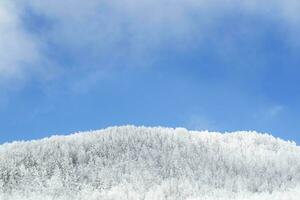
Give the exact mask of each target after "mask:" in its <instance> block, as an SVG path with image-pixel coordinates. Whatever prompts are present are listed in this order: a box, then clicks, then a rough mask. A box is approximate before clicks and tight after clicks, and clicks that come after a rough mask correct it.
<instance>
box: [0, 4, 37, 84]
mask: <svg viewBox="0 0 300 200" xmlns="http://www.w3.org/2000/svg"><path fill="white" fill-rule="evenodd" d="M38 59H39V53H38V49H37V46H36V43H35V41H34V38H33V37H32V36H31V35H30V34H29V33H27V32H26V31H25V30H24V29H23V27H22V22H21V19H20V17H19V15H18V12H17V9H16V8H15V6H14V4H12V2H11V1H1V2H0V83H1V82H5V81H7V80H9V79H11V78H13V79H19V80H20V79H23V78H24V76H25V74H26V73H29V71H31V70H33V69H32V66H33V63H34V62H35V61H37V60H38Z"/></svg>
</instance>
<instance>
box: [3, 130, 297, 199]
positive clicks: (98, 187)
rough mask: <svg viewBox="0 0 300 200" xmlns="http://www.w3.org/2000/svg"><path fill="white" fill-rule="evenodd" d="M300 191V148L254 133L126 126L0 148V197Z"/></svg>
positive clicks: (289, 195) (234, 195) (282, 194)
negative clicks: (224, 132) (222, 132)
mask: <svg viewBox="0 0 300 200" xmlns="http://www.w3.org/2000/svg"><path fill="white" fill-rule="evenodd" d="M299 195H300V147H298V146H296V144H295V143H293V142H286V141H283V140H280V139H277V138H274V137H272V136H270V135H266V134H258V133H256V132H235V133H226V134H220V133H211V132H196V131H187V130H186V129H182V128H179V129H171V128H160V127H156V128H146V127H134V126H123V127H112V128H108V129H104V130H99V131H92V132H85V133H77V134H73V135H70V136H54V137H51V138H45V139H42V140H37V141H30V142H14V143H9V144H3V145H1V146H0V200H10V199H13V200H18V199H20V200H21V199H22V200H35V199H44V200H48V199H49V200H50V199H66V200H68V199H72V200H77V199H78V200H79V199H81V200H85V199H86V200H98V199H101V200H105V199H133V200H136V199H146V200H152V199H195V200H196V199H201V200H202V199H207V200H212V199H244V200H252V199H253V200H254V199H264V200H266V199H270V200H271V199H272V200H274V199H281V200H282V199H287V200H294V199H295V200H296V199H298V198H299Z"/></svg>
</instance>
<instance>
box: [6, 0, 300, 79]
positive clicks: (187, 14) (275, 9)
mask: <svg viewBox="0 0 300 200" xmlns="http://www.w3.org/2000/svg"><path fill="white" fill-rule="evenodd" d="M299 7H300V2H299V1H296V0H291V1H279V0H275V1H272V2H261V1H258V0H253V1H250V0H248V1H238V0H227V1H220V0H211V1H208V0H184V1H183V0H182V1H181V0H180V1H171V0H151V1H150V0H142V1H140V0H110V1H109V0H108V1H100V0H91V1H82V0H72V1H71V0H66V1H40V0H13V1H7V0H4V1H1V3H0V35H1V37H0V77H1V80H3V79H5V80H7V79H12V78H16V77H26V76H27V75H29V74H30V71H33V70H35V69H34V67H33V66H40V67H41V68H45V66H46V65H45V63H47V62H49V61H51V63H53V64H54V65H56V66H61V67H66V66H64V65H65V63H62V61H61V60H60V59H62V58H61V57H63V58H64V59H66V57H68V58H69V62H68V63H67V64H68V65H69V66H68V67H69V68H70V67H79V66H80V67H83V68H90V69H91V68H94V69H95V71H99V70H98V69H96V68H105V67H106V66H109V67H111V66H121V67H132V66H139V67H141V66H143V65H144V66H147V63H151V62H152V61H153V59H155V56H154V55H155V54H157V53H156V52H157V49H158V48H159V47H161V46H169V47H172V48H173V49H175V50H176V49H177V50H181V49H184V48H187V49H189V48H192V47H193V43H194V42H195V40H196V41H198V42H199V41H200V43H201V40H205V39H207V38H209V37H211V35H213V32H214V27H215V25H217V24H219V23H223V21H222V20H223V19H224V16H226V15H230V14H232V13H242V14H243V15H249V16H253V15H254V16H257V17H259V18H267V19H270V20H274V21H276V22H277V23H279V24H283V25H286V27H288V28H287V29H288V32H289V34H291V35H296V34H295V33H296V32H297V33H298V31H299V30H298V29H299V28H298V27H299V25H300V15H299V14H298V13H299V12H298V11H299ZM28 10H30V11H31V12H32V13H35V14H36V15H37V16H39V17H43V18H45V19H47V20H48V21H51V22H52V23H53V24H52V26H51V27H50V28H49V29H47V30H46V31H44V32H43V31H42V32H38V33H32V31H30V30H28V27H24V26H26V24H24V19H23V16H24V13H26V12H27V11H28ZM37 26H38V25H37ZM37 29H39V27H37ZM33 32H34V31H33ZM220 37H222V36H220ZM294 38H296V37H294ZM219 40H220V43H222V38H219ZM228 40H229V41H230V39H228V36H226V38H224V41H228ZM296 43H297V42H295V41H294V40H293V41H291V44H292V45H294V44H296ZM50 44H51V45H52V47H50V46H51V45H50ZM53 46H54V47H53ZM42 47H43V48H46V49H47V48H48V49H50V51H56V50H61V51H60V52H58V53H56V54H55V53H50V55H49V53H48V54H47V53H42V52H45V51H41V50H40V49H41V48H42ZM51 48H57V49H51ZM45 60H47V61H45ZM37 63H38V64H37ZM79 71H80V70H79ZM88 71H91V70H88Z"/></svg>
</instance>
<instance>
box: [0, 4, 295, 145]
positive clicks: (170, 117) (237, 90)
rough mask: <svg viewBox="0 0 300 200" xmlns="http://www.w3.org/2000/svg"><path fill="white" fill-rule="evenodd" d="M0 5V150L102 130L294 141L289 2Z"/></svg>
mask: <svg viewBox="0 0 300 200" xmlns="http://www.w3.org/2000/svg"><path fill="white" fill-rule="evenodd" d="M221 3H222V2H220V1H219V0H210V1H204V0H199V1H195V0H187V1H176V2H173V1H170V0H152V1H149V0H143V1H138V0H123V1H121V0H111V1H99V0H91V1H88V2H86V1H82V0H74V1H64V2H61V1H37V0H27V1H25V0H13V1H8V0H4V1H1V3H0V121H1V124H0V143H4V142H8V141H14V140H29V139H37V138H42V137H46V136H50V135H53V134H68V133H72V132H75V131H85V130H93V129H99V128H105V127H108V126H113V125H126V124H134V125H146V126H170V127H177V126H180V127H186V128H189V129H197V130H212V131H222V132H225V131H236V130H256V131H259V132H267V133H270V134H273V135H274V136H276V137H280V138H283V139H286V140H294V141H296V142H297V143H298V144H299V143H300V123H299V119H300V103H299V102H300V87H299V85H300V56H299V52H300V39H299V37H298V35H299V30H300V28H299V27H300V14H298V10H299V8H300V3H299V2H298V1H289V2H281V1H274V2H272V3H262V2H260V1H258V0H251V1H250V0H249V1H244V2H240V1H237V0H229V1H227V3H226V4H224V3H223V4H221Z"/></svg>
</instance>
